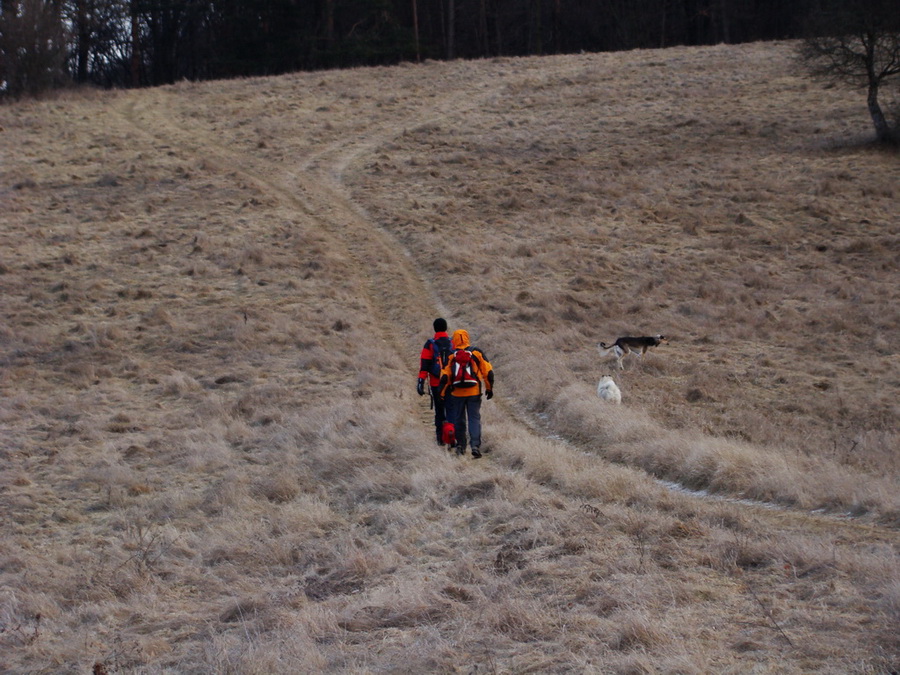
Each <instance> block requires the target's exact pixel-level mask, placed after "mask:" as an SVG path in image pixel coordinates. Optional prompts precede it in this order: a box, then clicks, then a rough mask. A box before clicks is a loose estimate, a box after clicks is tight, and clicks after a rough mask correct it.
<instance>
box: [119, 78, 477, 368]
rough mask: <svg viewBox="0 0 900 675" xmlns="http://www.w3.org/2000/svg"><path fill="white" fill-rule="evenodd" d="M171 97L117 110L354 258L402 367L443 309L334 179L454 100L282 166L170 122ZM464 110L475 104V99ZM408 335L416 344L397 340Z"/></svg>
mask: <svg viewBox="0 0 900 675" xmlns="http://www.w3.org/2000/svg"><path fill="white" fill-rule="evenodd" d="M175 95H177V94H169V93H166V92H164V91H161V90H157V91H156V92H154V93H150V92H142V94H141V95H140V96H136V97H128V98H125V99H124V100H123V101H122V102H121V103H120V105H119V110H120V112H121V114H122V115H123V116H124V117H125V118H126V119H127V120H128V121H129V122H130V123H131V124H132V125H133V127H134V128H135V129H136V130H137V131H139V132H140V133H144V134H147V135H149V136H152V137H153V138H154V139H155V140H156V142H157V143H160V144H165V145H167V146H170V147H177V148H178V150H179V151H180V152H182V153H186V154H188V155H193V156H194V157H195V158H197V159H198V160H202V161H203V163H204V164H205V165H206V166H208V167H210V168H211V169H213V170H215V171H217V172H220V173H224V174H230V175H232V176H234V177H235V178H236V179H238V180H240V181H242V182H244V183H247V184H249V185H252V186H253V187H254V188H256V189H257V190H258V191H259V192H260V193H262V194H263V195H266V196H268V197H270V198H274V199H276V200H277V201H278V202H279V203H280V204H281V205H282V206H284V207H287V208H289V209H293V210H296V211H298V212H300V213H302V214H304V215H305V216H306V217H307V218H308V219H310V220H311V221H312V222H314V223H315V225H316V226H317V229H318V231H319V232H320V233H321V234H322V235H324V236H325V237H327V238H328V239H329V240H330V241H331V242H332V243H333V244H334V246H335V247H336V249H338V250H341V251H343V252H345V253H347V254H349V255H350V256H351V257H352V259H353V260H354V263H355V264H354V268H355V269H356V270H357V274H358V275H359V277H360V280H361V282H362V284H361V286H362V287H363V288H365V289H366V291H367V298H368V300H369V303H370V305H371V306H372V307H373V309H374V310H375V312H376V314H377V316H374V317H372V321H373V324H383V327H384V328H385V330H382V331H378V333H379V334H380V335H384V336H386V337H389V339H391V340H393V344H392V348H394V349H395V350H396V352H397V359H398V360H397V363H406V362H408V361H409V359H408V356H409V353H410V349H417V347H415V346H414V345H415V344H416V342H415V341H416V340H418V338H419V335H418V333H421V328H422V326H423V325H426V326H427V324H428V323H429V322H430V318H429V317H431V315H432V314H434V312H435V311H443V310H442V305H441V302H440V299H439V298H437V297H436V296H435V294H434V292H433V290H432V289H430V288H428V286H427V284H426V282H425V280H424V278H423V277H422V275H421V274H420V273H419V272H418V271H417V270H416V267H415V261H414V260H413V259H412V258H411V257H410V256H409V255H408V254H407V252H406V251H405V250H404V248H403V247H402V245H401V244H400V243H399V242H397V241H396V240H395V239H394V238H393V237H392V236H391V235H390V234H389V233H388V232H386V231H384V230H383V229H382V228H380V227H378V226H377V225H376V224H375V223H373V222H372V221H371V219H369V218H368V217H367V215H366V214H365V212H364V211H363V210H362V208H361V207H360V206H358V205H357V204H355V203H354V202H353V201H352V200H351V199H350V197H349V196H348V194H347V191H346V190H345V189H344V188H343V186H342V184H341V181H340V177H341V174H342V172H343V170H344V168H345V167H346V166H347V165H348V164H349V163H350V162H351V161H353V160H354V159H356V158H358V157H360V156H362V155H364V154H365V153H368V152H372V151H373V150H374V149H376V148H377V147H378V146H379V145H380V144H381V143H383V142H385V141H387V140H389V139H391V138H393V137H394V136H396V135H398V134H400V133H402V132H403V130H404V129H405V128H408V127H409V125H411V124H420V123H423V122H427V121H429V120H437V119H440V118H441V117H442V116H443V115H445V114H447V113H448V112H449V111H450V110H452V111H453V112H457V113H458V112H459V106H458V105H457V104H455V103H453V104H452V105H451V103H452V102H453V99H452V97H451V96H449V95H448V96H445V97H443V98H442V99H441V100H440V101H439V102H438V103H437V105H436V106H435V107H434V108H432V109H431V110H430V111H429V113H428V114H427V115H425V116H424V119H393V120H390V121H388V122H385V123H383V124H381V125H376V126H375V127H374V128H373V129H372V133H371V134H367V135H366V136H365V137H364V138H360V137H358V136H357V137H353V136H351V137H348V138H347V139H343V140H339V141H336V142H331V143H328V144H325V145H323V146H322V147H320V148H318V149H315V150H313V151H312V152H309V153H308V154H307V155H306V156H302V157H296V158H292V160H291V163H290V164H289V165H285V164H282V163H275V162H267V161H266V160H265V158H261V157H259V156H253V157H250V156H247V155H246V154H239V153H237V152H235V151H233V150H231V149H230V148H228V147H226V146H225V145H223V144H222V142H221V140H220V138H219V137H218V136H217V135H216V133H215V131H213V130H210V129H209V128H207V127H205V126H204V125H202V124H191V126H190V127H188V126H186V125H184V124H182V123H181V122H179V123H176V122H174V121H173V120H172V115H171V109H170V108H169V107H168V106H167V104H166V101H167V98H168V97H169V96H175ZM469 105H475V100H472V101H470V102H469ZM443 106H446V107H445V108H444V107H443ZM436 308H437V309H436ZM423 317H424V318H423ZM373 327H374V326H373ZM410 331H413V332H412V333H410ZM407 334H411V335H412V336H414V339H413V337H411V338H410V340H407V341H402V342H401V340H402V336H403V335H407Z"/></svg>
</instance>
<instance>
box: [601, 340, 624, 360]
mask: <svg viewBox="0 0 900 675" xmlns="http://www.w3.org/2000/svg"><path fill="white" fill-rule="evenodd" d="M597 350H598V351H599V352H600V356H609V353H610V352H613V353H615V355H616V358H618V357H620V356H622V353H621V351H622V350H621V349H620V348H619V346H618V345H616V344H611V345H607V344H606V343H605V342H601V343H600V344H598V345H597Z"/></svg>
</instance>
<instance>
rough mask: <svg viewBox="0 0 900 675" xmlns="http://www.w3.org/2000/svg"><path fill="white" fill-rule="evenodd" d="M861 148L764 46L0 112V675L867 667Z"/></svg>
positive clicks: (64, 98) (876, 668)
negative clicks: (469, 361) (484, 390)
mask: <svg viewBox="0 0 900 675" xmlns="http://www.w3.org/2000/svg"><path fill="white" fill-rule="evenodd" d="M870 127H871V124H870V121H869V119H868V114H867V112H866V108H865V98H864V95H862V94H860V93H859V92H852V91H846V90H842V89H839V88H823V87H821V86H820V85H818V84H817V83H814V82H812V81H810V80H808V79H807V78H805V77H804V76H803V75H802V73H800V72H798V71H797V70H796V68H795V66H794V65H793V60H792V45H791V44H788V43H766V44H752V45H743V46H719V47H712V48H702V49H687V48H676V49H669V50H665V51H639V52H623V53H615V54H582V55H573V56H560V57H545V58H530V59H494V60H485V61H478V62H451V63H426V64H422V65H405V66H398V67H392V68H370V69H359V70H346V71H331V72H320V73H304V74H296V75H288V76H281V77H272V78H259V79H244V80H232V81H219V82H207V83H199V84H198V83H188V82H183V83H179V84H177V85H174V86H170V87H161V88H157V89H151V90H142V91H129V92H98V91H69V92H65V93H62V94H60V95H57V96H54V97H51V98H47V99H44V100H39V101H25V102H19V103H15V104H12V105H7V106H4V107H2V108H0V290H2V296H0V309H2V324H0V515H2V520H0V528H2V529H0V672H3V673H92V672H93V673H107V674H109V673H241V674H243V673H258V674H260V675H262V674H270V673H284V674H292V673H323V672H330V673H466V674H480V673H512V674H520V673H602V674H623V675H625V674H657V673H659V674H662V673H665V674H672V675H674V674H681V675H689V674H705V673H716V674H721V673H729V674H734V675H737V674H741V675H743V674H745V673H753V674H755V675H762V674H776V673H777V674H782V673H789V674H793V673H826V674H831V675H846V674H862V673H865V674H871V675H887V674H888V673H891V672H893V671H897V670H898V669H900V453H898V450H900V443H898V438H900V434H898V417H900V415H898V410H900V403H898V401H900V397H898V393H900V356H898V350H900V274H898V270H900V181H898V176H900V157H898V155H897V153H896V152H893V153H892V152H886V151H883V150H879V149H876V148H874V147H873V146H872V145H871V144H870V143H868V139H869V137H870V135H871V134H870ZM439 315H443V316H446V317H447V319H448V320H449V322H450V324H451V329H455V328H460V327H462V328H467V329H468V330H469V331H470V333H471V334H472V336H473V338H474V342H475V343H476V344H477V345H478V346H480V347H481V348H482V349H483V350H484V351H485V352H486V353H487V354H488V356H489V357H490V358H491V360H492V362H493V364H494V368H495V371H496V377H497V385H496V391H497V396H496V397H495V398H494V399H493V400H492V401H486V402H485V403H484V408H483V411H484V423H485V446H486V448H488V449H489V450H490V451H491V452H490V454H488V455H486V456H485V458H483V459H481V460H478V461H474V460H472V459H471V458H469V457H465V458H457V457H455V456H453V455H451V454H449V453H446V452H445V451H443V450H441V449H439V448H437V447H436V446H435V445H434V443H433V440H432V433H433V431H432V427H431V421H430V414H431V413H430V412H429V410H428V403H427V399H425V398H419V397H417V396H416V395H415V373H416V371H417V368H418V352H419V350H420V348H421V346H422V343H423V341H424V339H425V338H426V337H428V336H430V330H431V321H432V319H433V318H434V317H435V316H439ZM656 333H663V334H666V335H668V336H669V337H670V342H669V344H667V345H662V346H660V347H659V348H658V349H656V350H654V351H652V352H650V353H648V354H647V355H646V356H644V357H642V358H629V359H626V360H625V362H624V368H623V369H622V370H617V369H615V364H614V363H611V362H609V361H604V360H602V359H601V358H600V355H599V353H598V350H597V348H596V344H597V343H598V342H599V341H601V340H602V341H605V342H611V341H612V340H614V339H615V338H616V337H618V336H619V335H624V334H638V335H653V334H656ZM604 374H612V375H613V376H614V377H615V379H616V381H617V382H618V384H619V386H620V388H621V389H622V392H623V403H622V405H619V406H617V405H614V404H609V403H604V402H603V401H601V400H600V399H598V397H597V395H596V392H595V388H596V383H597V380H598V379H599V377H600V376H601V375H604Z"/></svg>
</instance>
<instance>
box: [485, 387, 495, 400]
mask: <svg viewBox="0 0 900 675" xmlns="http://www.w3.org/2000/svg"><path fill="white" fill-rule="evenodd" d="M484 396H485V398H486V399H487V400H488V401H490V400H491V399H492V398H494V390H493V389H488V390H487V392H485V394H484Z"/></svg>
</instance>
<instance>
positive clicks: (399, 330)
mask: <svg viewBox="0 0 900 675" xmlns="http://www.w3.org/2000/svg"><path fill="white" fill-rule="evenodd" d="M170 96H178V94H177V93H176V94H171V93H169V92H167V91H165V90H157V91H156V92H155V94H154V95H151V93H149V92H139V94H138V95H135V96H124V97H122V98H121V99H120V100H119V102H118V108H117V112H118V113H119V115H120V116H121V118H122V119H124V120H125V121H127V122H128V123H129V124H130V125H132V126H133V127H134V128H135V129H136V130H138V131H140V132H141V133H142V134H144V135H146V136H148V137H150V138H152V139H155V142H156V143H159V144H166V145H171V146H174V147H178V148H179V150H180V151H182V152H184V153H187V154H189V155H192V156H194V157H195V158H196V159H198V160H202V161H203V162H204V163H205V165H207V166H208V167H210V168H212V169H214V170H216V171H219V172H222V173H226V174H230V175H232V176H234V177H235V178H236V179H238V180H240V181H243V182H245V183H247V184H250V185H252V186H254V187H255V188H256V189H257V190H259V192H260V193H261V194H262V195H265V196H267V197H270V198H273V199H275V200H277V201H278V202H279V203H280V204H281V205H283V206H285V207H287V208H289V209H295V210H296V211H298V212H300V213H302V214H304V215H305V216H306V217H308V218H309V219H311V220H312V221H313V222H314V223H315V224H316V226H317V227H318V228H319V230H320V231H321V233H322V234H323V235H325V236H326V237H327V238H328V239H329V241H330V242H332V244H333V245H334V246H335V247H336V249H339V250H342V251H344V252H346V253H347V254H348V255H349V256H351V257H352V259H353V260H354V262H355V264H354V269H355V270H356V272H357V274H358V276H359V278H360V280H361V283H360V287H362V288H365V289H367V293H366V295H367V301H368V303H369V306H370V307H371V308H372V310H373V312H374V316H373V317H372V331H373V332H374V333H376V334H378V335H380V336H383V337H384V338H385V339H386V340H388V341H389V344H390V348H391V350H393V352H394V355H395V358H396V362H397V363H398V364H404V363H408V362H409V359H410V354H417V353H418V350H419V348H420V338H421V335H420V334H421V333H422V327H423V326H427V325H428V324H429V323H430V318H431V317H432V316H433V315H437V314H441V315H444V316H447V317H448V318H450V319H452V312H453V308H452V307H449V306H448V305H446V304H445V302H444V301H443V299H442V298H441V297H440V295H439V294H438V293H437V292H436V290H435V289H434V288H432V287H431V285H430V284H429V283H428V281H427V279H426V278H425V277H424V276H423V275H422V274H421V273H420V271H419V270H418V269H417V267H416V260H415V259H414V258H413V257H412V256H411V255H410V253H409V251H407V250H406V249H405V248H404V247H403V245H402V244H401V243H400V242H398V241H397V240H396V238H395V237H394V236H392V235H391V234H390V233H388V232H387V231H385V230H384V229H382V228H381V227H379V226H378V225H377V223H375V222H373V220H372V219H371V218H370V217H369V216H368V215H367V213H366V212H365V210H364V208H363V207H362V206H361V205H360V204H358V203H356V202H354V201H353V200H352V198H351V197H350V195H349V190H348V189H347V188H346V186H345V184H344V183H343V180H342V179H343V175H344V172H345V171H347V170H348V167H350V166H351V165H352V164H354V163H356V162H359V161H361V160H362V159H363V158H364V157H366V156H367V155H371V154H373V153H375V152H376V151H377V149H378V148H379V147H380V146H382V145H383V144H385V143H389V142H390V141H391V139H393V138H395V137H397V136H399V135H401V134H402V133H404V131H405V130H406V129H409V128H412V127H416V126H421V125H426V124H433V123H438V122H440V121H441V120H444V119H446V118H448V117H450V116H452V115H464V114H465V111H466V110H468V109H474V108H476V107H477V106H479V105H481V104H483V103H484V102H486V101H487V100H488V99H489V98H490V97H491V96H492V93H491V92H490V91H487V92H485V93H483V94H481V95H480V96H473V97H469V98H467V99H466V100H465V103H464V104H463V105H461V104H460V96H459V93H458V92H452V91H448V92H444V94H443V95H442V96H441V97H439V98H437V99H436V100H434V101H432V104H431V105H429V106H428V107H427V108H425V109H417V110H416V112H415V114H413V115H410V116H406V117H395V118H390V119H388V120H386V121H383V122H381V121H379V122H376V123H375V124H374V125H372V126H371V127H369V128H368V130H367V133H365V134H364V135H359V134H356V135H351V136H347V137H345V138H341V139H339V140H336V141H330V142H327V143H324V144H322V145H320V146H318V147H314V148H313V149H312V150H310V151H308V152H307V153H306V154H304V155H302V156H296V157H292V159H291V162H290V163H289V164H286V165H281V164H278V163H276V162H272V161H267V160H266V159H265V158H261V157H259V156H252V157H250V156H247V155H246V154H240V153H238V152H235V151H233V150H231V149H229V148H228V147H226V146H225V145H223V144H222V142H221V140H220V137H219V136H218V135H217V134H216V133H215V131H214V130H210V129H209V128H207V127H206V126H204V125H203V124H191V125H190V126H188V125H186V124H184V123H183V122H181V121H179V122H178V123H176V122H174V121H173V119H172V118H173V116H172V115H171V114H170V107H169V106H170V104H171V101H170V100H169V97H170ZM151 130H152V131H151ZM407 370H408V369H407ZM404 372H406V371H404ZM407 375H408V373H406V374H405V375H404V377H405V376H407ZM420 408H421V406H420ZM492 408H493V410H494V412H493V413H492V414H494V415H498V416H503V417H504V418H506V419H507V420H509V421H512V420H517V421H518V422H519V423H524V425H525V427H527V428H528V429H529V430H530V431H529V433H531V434H532V435H533V436H535V437H536V438H540V439H542V440H545V441H547V442H551V441H552V439H553V434H552V433H551V432H545V431H543V430H541V428H540V426H541V425H540V424H537V423H536V422H535V421H534V420H530V419H526V418H523V416H522V414H521V413H520V412H518V411H517V410H515V409H514V408H513V406H512V405H510V403H509V402H505V401H504V400H502V399H494V401H493V403H492ZM420 413H421V416H422V421H423V423H426V424H427V423H430V420H431V414H430V411H428V410H427V408H425V409H423V410H420ZM566 442H567V443H568V441H566ZM587 451H588V452H589V453H591V454H594V452H593V451H591V450H590V449H587ZM661 484H662V483H661ZM683 494H688V493H686V492H683ZM691 496H692V498H694V499H698V500H701V501H709V500H710V499H711V500H715V499H717V497H716V496H715V495H711V496H710V498H709V499H707V498H705V497H704V496H703V495H702V494H693V495H691ZM741 506H742V508H744V509H746V510H748V512H753V513H754V514H755V515H757V516H758V517H761V518H764V519H767V520H769V521H770V522H771V524H772V526H773V527H776V528H780V527H801V528H809V527H811V528H812V529H816V528H817V527H819V525H814V523H815V522H816V521H819V520H820V521H821V526H827V527H835V526H838V527H846V528H850V529H852V530H855V532H856V534H857V536H862V537H863V538H866V539H869V538H872V539H874V540H884V541H892V540H893V539H894V538H895V535H896V533H895V531H893V530H892V529H891V528H886V527H881V526H878V525H870V524H864V523H859V522H855V521H854V520H853V519H850V518H848V519H844V520H838V519H835V518H834V517H831V516H828V515H826V514H817V513H809V512H804V511H796V510H792V509H778V510H777V511H773V510H772V509H771V508H770V507H769V506H768V505H766V504H763V503H760V504H753V503H752V502H741ZM788 523H790V525H788Z"/></svg>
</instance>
